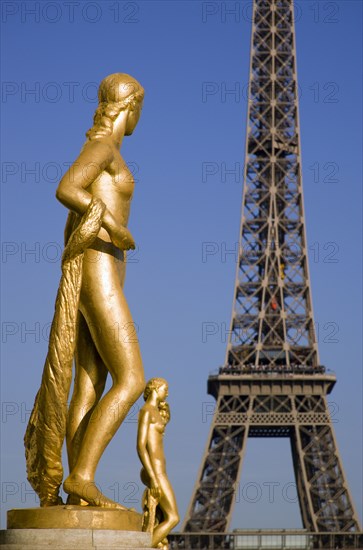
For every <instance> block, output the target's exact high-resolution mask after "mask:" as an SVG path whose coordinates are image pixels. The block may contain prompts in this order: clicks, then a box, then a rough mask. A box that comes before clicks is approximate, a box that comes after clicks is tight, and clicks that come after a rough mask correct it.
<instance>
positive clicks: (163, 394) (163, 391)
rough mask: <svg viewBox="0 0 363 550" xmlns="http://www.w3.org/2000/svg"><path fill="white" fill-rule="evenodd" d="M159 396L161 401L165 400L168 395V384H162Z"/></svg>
mask: <svg viewBox="0 0 363 550" xmlns="http://www.w3.org/2000/svg"><path fill="white" fill-rule="evenodd" d="M158 396H159V399H160V400H161V401H164V400H165V399H166V398H167V397H168V386H167V385H166V384H162V385H161V386H160V388H159V389H158Z"/></svg>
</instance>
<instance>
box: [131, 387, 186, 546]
mask: <svg viewBox="0 0 363 550" xmlns="http://www.w3.org/2000/svg"><path fill="white" fill-rule="evenodd" d="M167 396H168V383H167V381H166V380H164V378H152V379H151V380H149V382H148V383H147V384H146V388H145V391H144V400H145V405H144V406H143V408H142V409H141V411H140V413H139V423H138V433H137V452H138V454H139V457H140V460H141V463H142V466H143V468H142V470H141V480H142V482H143V483H144V484H145V485H146V487H147V489H146V491H145V493H144V495H143V499H142V500H143V507H144V521H143V531H148V532H150V533H152V546H153V548H160V549H162V550H167V549H168V547H169V546H168V540H167V538H166V537H167V535H168V534H169V533H170V531H171V530H172V529H173V527H175V526H176V525H177V523H178V522H179V513H178V507H177V504H176V500H175V495H174V491H173V488H172V486H171V484H170V481H169V479H168V476H167V473H166V464H165V456H164V446H163V437H164V433H165V427H166V424H167V423H168V422H169V420H170V410H169V405H168V403H166V401H165V399H166V398H167Z"/></svg>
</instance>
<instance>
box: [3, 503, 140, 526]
mask: <svg viewBox="0 0 363 550" xmlns="http://www.w3.org/2000/svg"><path fill="white" fill-rule="evenodd" d="M141 525H142V515H141V514H138V513H137V512H132V511H130V510H117V509H115V508H114V509H105V508H97V507H95V506H70V505H64V506H49V507H47V508H22V509H18V510H16V509H15V510H9V511H8V521H7V528H8V529H114V530H123V531H141Z"/></svg>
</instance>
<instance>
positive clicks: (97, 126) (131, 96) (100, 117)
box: [86, 73, 144, 140]
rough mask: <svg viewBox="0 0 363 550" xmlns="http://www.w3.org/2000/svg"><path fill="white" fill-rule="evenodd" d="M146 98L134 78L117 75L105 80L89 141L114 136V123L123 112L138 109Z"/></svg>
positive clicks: (100, 89) (88, 133)
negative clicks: (128, 109)
mask: <svg viewBox="0 0 363 550" xmlns="http://www.w3.org/2000/svg"><path fill="white" fill-rule="evenodd" d="M143 98H144V89H143V88H142V86H141V85H140V84H139V83H138V82H137V81H136V80H135V79H134V78H132V76H129V75H127V74H123V73H115V74H111V75H109V76H107V77H106V78H104V79H103V80H102V82H101V84H100V87H99V90H98V99H99V104H98V107H97V109H96V112H95V114H94V117H93V126H92V128H90V129H89V130H88V132H87V133H86V136H87V137H88V139H90V140H91V139H96V138H99V137H103V136H109V135H111V134H112V130H113V122H114V120H116V118H117V117H118V115H119V114H120V112H121V111H123V110H125V109H127V108H130V110H131V111H133V110H134V109H136V108H137V106H138V105H139V104H140V103H141V102H142V100H143Z"/></svg>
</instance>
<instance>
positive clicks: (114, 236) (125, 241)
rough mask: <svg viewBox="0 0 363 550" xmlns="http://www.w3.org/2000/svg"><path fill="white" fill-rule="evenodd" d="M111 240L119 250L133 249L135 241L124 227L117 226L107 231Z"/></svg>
mask: <svg viewBox="0 0 363 550" xmlns="http://www.w3.org/2000/svg"><path fill="white" fill-rule="evenodd" d="M109 234H110V237H111V241H112V242H113V244H114V245H115V246H117V248H120V249H121V250H135V241H134V239H133V238H132V235H131V233H130V231H129V230H128V229H127V228H126V227H117V228H114V229H113V230H112V231H109Z"/></svg>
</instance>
